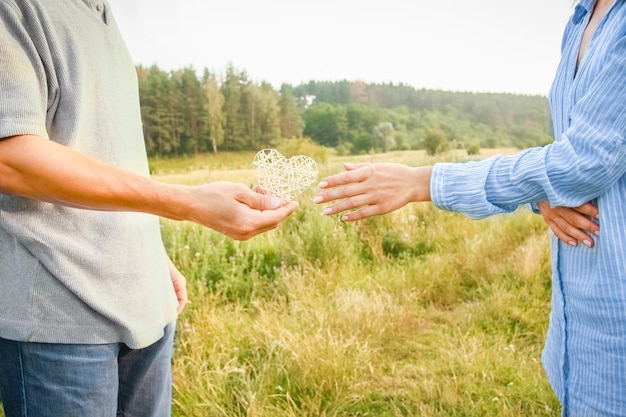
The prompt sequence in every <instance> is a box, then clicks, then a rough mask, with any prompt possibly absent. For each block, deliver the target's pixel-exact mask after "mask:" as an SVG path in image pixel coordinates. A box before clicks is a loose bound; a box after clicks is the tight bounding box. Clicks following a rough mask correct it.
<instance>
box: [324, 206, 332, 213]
mask: <svg viewBox="0 0 626 417" xmlns="http://www.w3.org/2000/svg"><path fill="white" fill-rule="evenodd" d="M332 212H333V209H331V208H330V207H326V208H325V209H324V210H323V211H322V214H330V213H332Z"/></svg>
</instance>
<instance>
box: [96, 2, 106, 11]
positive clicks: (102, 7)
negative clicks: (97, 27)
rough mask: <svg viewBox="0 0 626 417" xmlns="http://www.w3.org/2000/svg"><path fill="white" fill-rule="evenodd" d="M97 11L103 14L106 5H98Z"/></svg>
mask: <svg viewBox="0 0 626 417" xmlns="http://www.w3.org/2000/svg"><path fill="white" fill-rule="evenodd" d="M96 10H97V11H99V12H101V11H102V10H104V5H103V4H102V3H98V4H96Z"/></svg>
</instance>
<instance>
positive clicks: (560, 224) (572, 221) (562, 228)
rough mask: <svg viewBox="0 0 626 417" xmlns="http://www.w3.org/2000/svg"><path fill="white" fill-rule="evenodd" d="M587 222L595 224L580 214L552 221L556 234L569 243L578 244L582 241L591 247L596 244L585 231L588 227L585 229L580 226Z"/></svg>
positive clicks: (571, 244)
mask: <svg viewBox="0 0 626 417" xmlns="http://www.w3.org/2000/svg"><path fill="white" fill-rule="evenodd" d="M586 223H589V224H593V222H592V221H590V220H589V219H587V218H586V217H583V216H580V215H576V216H570V215H568V218H563V217H559V218H558V219H555V221H554V222H553V223H552V224H553V225H554V227H552V226H551V228H552V231H553V232H555V233H554V234H555V235H557V237H558V238H559V239H561V240H562V241H563V242H565V243H567V244H568V245H570V246H578V243H579V242H580V243H582V244H583V245H585V246H587V247H589V248H591V247H593V246H594V244H595V241H594V240H593V238H591V237H590V236H589V235H588V234H587V233H585V230H587V229H583V228H582V227H579V226H578V225H580V224H586ZM557 232H558V233H557Z"/></svg>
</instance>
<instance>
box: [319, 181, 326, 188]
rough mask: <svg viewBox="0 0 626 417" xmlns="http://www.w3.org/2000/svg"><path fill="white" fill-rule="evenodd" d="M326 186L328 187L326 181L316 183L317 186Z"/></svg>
mask: <svg viewBox="0 0 626 417" xmlns="http://www.w3.org/2000/svg"><path fill="white" fill-rule="evenodd" d="M326 187H328V182H327V181H322V182H320V183H319V184H317V188H326Z"/></svg>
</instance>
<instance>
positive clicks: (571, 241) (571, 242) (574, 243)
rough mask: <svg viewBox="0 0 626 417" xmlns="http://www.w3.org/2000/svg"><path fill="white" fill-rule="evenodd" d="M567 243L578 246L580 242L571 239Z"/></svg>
mask: <svg viewBox="0 0 626 417" xmlns="http://www.w3.org/2000/svg"><path fill="white" fill-rule="evenodd" d="M567 244H568V245H570V246H573V247H576V246H578V244H577V243H576V242H575V241H573V240H570V241H569V242H567Z"/></svg>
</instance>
